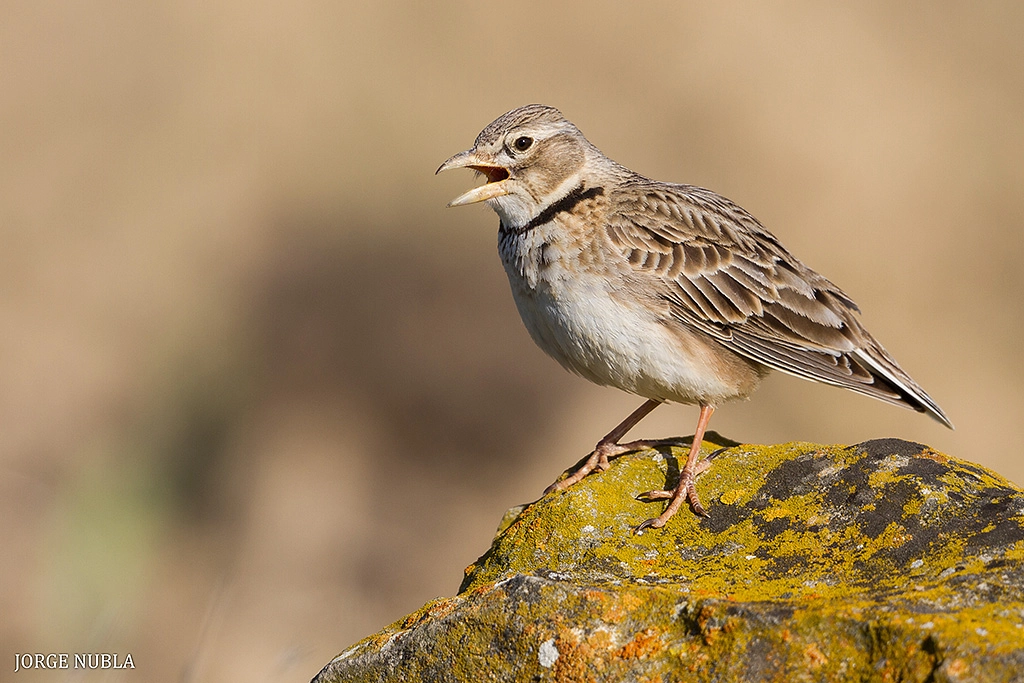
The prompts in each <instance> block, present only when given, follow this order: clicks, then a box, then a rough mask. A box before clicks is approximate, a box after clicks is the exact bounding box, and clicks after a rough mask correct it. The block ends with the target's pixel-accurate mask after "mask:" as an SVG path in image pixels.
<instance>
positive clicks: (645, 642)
mask: <svg viewBox="0 0 1024 683" xmlns="http://www.w3.org/2000/svg"><path fill="white" fill-rule="evenodd" d="M663 649H665V644H664V643H663V642H662V640H661V633H660V632H658V631H657V630H655V629H653V628H648V629H644V630H643V631H640V633H637V634H636V635H635V636H633V639H632V640H631V641H629V642H628V643H626V644H625V645H623V646H622V647H621V648H619V650H618V651H617V652H616V653H615V655H616V656H617V657H622V658H625V659H635V658H637V657H646V656H648V655H654V654H657V653H659V652H661V651H662V650H663Z"/></svg>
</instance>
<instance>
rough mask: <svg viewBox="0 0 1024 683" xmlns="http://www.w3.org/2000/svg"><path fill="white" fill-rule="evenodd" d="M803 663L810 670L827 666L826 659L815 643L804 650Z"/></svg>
mask: <svg viewBox="0 0 1024 683" xmlns="http://www.w3.org/2000/svg"><path fill="white" fill-rule="evenodd" d="M804 661H805V662H806V663H807V666H808V667H809V668H811V669H820V668H821V667H822V666H824V665H825V664H828V657H826V656H825V654H824V653H823V652H822V651H821V650H820V649H819V648H818V644H817V643H811V644H809V645H808V646H807V647H805V648H804Z"/></svg>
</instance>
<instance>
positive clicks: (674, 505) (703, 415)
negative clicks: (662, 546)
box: [636, 405, 715, 533]
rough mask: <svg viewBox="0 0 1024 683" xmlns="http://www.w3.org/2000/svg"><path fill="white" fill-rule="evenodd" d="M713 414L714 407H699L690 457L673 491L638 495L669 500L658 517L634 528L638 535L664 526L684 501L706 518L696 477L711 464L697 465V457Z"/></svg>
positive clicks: (705, 461)
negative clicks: (698, 495) (698, 493)
mask: <svg viewBox="0 0 1024 683" xmlns="http://www.w3.org/2000/svg"><path fill="white" fill-rule="evenodd" d="M713 412H715V409H714V407H712V406H707V405H702V406H701V407H700V417H699V418H697V430H696V431H695V432H694V434H693V443H692V444H691V445H690V455H689V456H688V457H687V458H686V465H685V466H684V467H683V469H682V471H681V472H680V473H679V484H678V485H677V486H676V488H675V490H673V491H672V492H671V494H669V492H667V491H648V492H647V493H642V494H640V497H641V498H648V499H658V498H670V500H669V503H668V507H667V508H665V511H664V512H662V513H661V514H660V515H659V516H657V517H655V518H654V519H648V520H647V521H646V522H644V523H642V524H641V525H640V526H638V527H637V528H636V532H637V533H640V532H642V531H643V530H644V529H658V528H661V527H663V526H665V522H667V521H668V520H669V519H671V518H672V515H674V514H676V512H678V511H679V508H680V507H682V505H683V502H684V501H688V502H689V503H690V507H692V508H693V511H694V512H695V513H697V514H698V515H701V516H702V517H706V516H707V513H706V512H705V511H704V506H703V505H701V504H700V498H698V497H697V486H696V482H697V475H699V474H702V473H704V471H705V470H707V469H708V468H709V467H710V466H711V463H709V462H708V461H707V460H704V461H702V462H701V463H700V464H698V463H697V457H698V456H699V455H700V445H701V442H702V441H703V440H704V431H705V430H706V429H707V428H708V422H710V420H711V414H712V413H713Z"/></svg>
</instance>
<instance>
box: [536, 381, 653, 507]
mask: <svg viewBox="0 0 1024 683" xmlns="http://www.w3.org/2000/svg"><path fill="white" fill-rule="evenodd" d="M660 405H661V401H657V400H655V399H653V398H651V399H648V400H647V401H646V402H645V403H644V404H643V405H642V406H640V407H639V408H637V409H636V410H634V411H633V412H632V413H630V414H629V417H627V418H626V419H625V420H623V421H622V422H621V423H620V424H619V425H618V426H617V427H616V428H615V429H613V430H612V431H610V432H608V434H607V435H605V437H604V438H603V439H601V440H600V441H598V442H597V446H596V447H594V452H593V453H591V454H590V457H589V458H587V461H586V462H585V463H583V464H582V465H581V466H580V468H579V469H578V470H576V471H575V472H573V473H572V474H570V475H569V476H568V477H566V478H565V479H562V480H560V481H556V482H555V483H554V484H552V485H551V486H549V487H547V488H546V489H544V493H545V494H547V493H551V492H552V491H561V490H562V489H567V488H569V487H570V486H572V485H573V484H575V483H576V482H578V481H580V480H581V479H583V477H585V476H587V475H588V474H590V473H591V472H593V471H594V470H597V469H599V470H601V471H604V470H607V469H608V468H609V467H611V464H610V463H609V462H608V458H610V457H615V456H616V455H621V454H622V453H628V452H630V451H635V450H638V449H640V448H644V447H645V446H647V444H648V442H645V441H633V442H630V443H624V444H620V443H619V439H621V438H622V437H624V436H625V435H626V432H628V431H629V430H630V429H632V428H633V427H635V426H636V423H637V422H639V421H640V420H642V419H644V418H645V417H647V416H648V415H649V414H650V412H651V411H652V410H654V409H655V408H657V407H658V406H660Z"/></svg>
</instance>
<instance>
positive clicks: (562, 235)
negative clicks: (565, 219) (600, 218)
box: [499, 221, 737, 403]
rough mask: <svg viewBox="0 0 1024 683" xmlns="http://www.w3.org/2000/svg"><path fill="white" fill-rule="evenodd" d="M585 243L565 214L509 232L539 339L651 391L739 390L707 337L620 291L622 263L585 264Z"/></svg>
mask: <svg viewBox="0 0 1024 683" xmlns="http://www.w3.org/2000/svg"><path fill="white" fill-rule="evenodd" d="M580 249H581V242H580V240H579V239H576V240H572V239H568V238H567V236H566V231H565V230H564V228H560V227H559V225H558V223H557V221H553V222H550V223H548V224H545V225H541V226H537V227H536V228H535V229H533V230H531V231H529V232H527V233H525V234H521V235H516V234H514V233H513V232H511V231H507V232H505V231H503V232H502V233H501V237H500V239H499V252H500V254H501V260H502V263H503V264H504V266H505V271H506V273H507V274H508V278H509V283H510V285H511V287H512V296H513V298H514V299H515V302H516V306H517V307H518V309H519V314H520V316H521V317H522V319H523V323H524V324H525V325H526V328H527V330H529V332H530V335H531V336H532V337H533V339H534V341H535V342H536V343H537V345H538V346H540V347H541V348H542V349H543V350H544V351H545V352H546V353H547V354H548V355H550V356H551V357H553V358H554V359H555V360H557V361H558V362H559V363H561V364H562V365H563V366H564V367H566V368H567V369H569V370H571V371H573V372H576V373H578V374H579V375H582V376H583V377H585V378H587V379H589V380H590V381H592V382H595V383H597V384H601V385H606V386H613V387H617V388H619V389H622V390H624V391H628V392H631V393H634V394H637V395H639V396H644V397H646V398H654V399H659V400H668V401H677V402H681V403H697V402H710V403H718V402H720V401H723V400H728V399H729V398H735V397H736V396H737V388H736V387H734V386H731V385H727V384H726V383H725V382H723V381H722V380H721V379H720V378H719V377H718V375H717V374H716V373H715V372H714V368H715V366H714V365H713V363H714V360H713V358H711V357H710V355H709V349H708V347H707V344H706V343H705V342H702V341H700V340H699V339H697V338H695V337H693V336H692V335H690V334H688V333H687V332H686V331H685V330H682V329H681V328H680V327H679V326H678V325H676V324H671V325H669V324H666V322H665V321H662V320H659V319H658V313H656V312H655V311H652V310H651V309H649V308H646V307H644V306H641V305H639V304H637V303H630V302H631V301H633V300H635V299H634V298H633V297H630V296H623V295H622V293H621V292H617V291H616V290H617V289H621V288H622V286H623V284H622V282H621V281H620V280H619V278H617V277H615V275H616V271H615V270H614V269H613V270H612V271H611V272H606V271H601V272H591V271H592V270H593V268H594V267H593V266H587V268H586V269H585V268H582V267H581V266H580V260H579V255H580ZM634 286H635V285H634Z"/></svg>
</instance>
